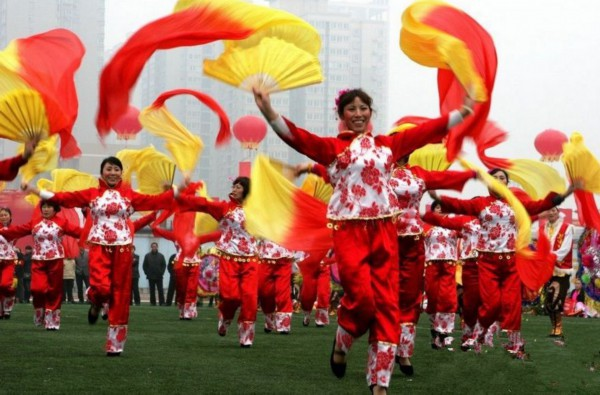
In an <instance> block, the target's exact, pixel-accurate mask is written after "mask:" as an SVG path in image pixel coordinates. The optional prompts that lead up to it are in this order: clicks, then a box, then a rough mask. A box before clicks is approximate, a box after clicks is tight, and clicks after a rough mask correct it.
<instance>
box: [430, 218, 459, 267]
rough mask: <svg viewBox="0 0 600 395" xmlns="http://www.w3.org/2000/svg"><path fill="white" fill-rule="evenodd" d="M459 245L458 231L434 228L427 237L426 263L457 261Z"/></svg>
mask: <svg viewBox="0 0 600 395" xmlns="http://www.w3.org/2000/svg"><path fill="white" fill-rule="evenodd" d="M457 245H458V234H457V233H456V231H454V230H450V229H446V228H441V227H439V226H434V227H433V228H431V229H430V230H429V231H428V232H427V235H426V237H425V261H426V262H429V261H448V260H449V261H456V259H457V258H458V248H457Z"/></svg>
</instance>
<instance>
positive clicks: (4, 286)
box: [0, 259, 17, 300]
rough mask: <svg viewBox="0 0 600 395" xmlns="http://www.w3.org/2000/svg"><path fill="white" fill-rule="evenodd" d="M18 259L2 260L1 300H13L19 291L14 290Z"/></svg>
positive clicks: (0, 275)
mask: <svg viewBox="0 0 600 395" xmlns="http://www.w3.org/2000/svg"><path fill="white" fill-rule="evenodd" d="M15 261H16V259H0V300H1V299H3V298H12V297H13V296H15V294H16V292H17V289H16V288H13V279H14V278H15Z"/></svg>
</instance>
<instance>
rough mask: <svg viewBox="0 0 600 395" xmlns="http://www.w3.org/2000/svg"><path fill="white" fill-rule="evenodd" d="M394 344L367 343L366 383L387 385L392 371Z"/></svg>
mask: <svg viewBox="0 0 600 395" xmlns="http://www.w3.org/2000/svg"><path fill="white" fill-rule="evenodd" d="M395 353H396V346H395V345H393V344H389V343H381V342H378V343H371V344H369V356H368V361H369V362H368V366H367V384H368V385H370V386H371V385H378V386H380V387H385V388H387V387H389V385H390V379H391V377H392V372H393V371H394V354H395Z"/></svg>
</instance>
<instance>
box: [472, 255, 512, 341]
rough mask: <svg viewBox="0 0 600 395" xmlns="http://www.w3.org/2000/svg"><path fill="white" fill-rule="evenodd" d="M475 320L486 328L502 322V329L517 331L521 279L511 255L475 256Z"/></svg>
mask: <svg viewBox="0 0 600 395" xmlns="http://www.w3.org/2000/svg"><path fill="white" fill-rule="evenodd" d="M478 263H479V292H480V295H481V307H480V308H479V323H480V324H481V326H482V327H483V328H484V329H487V328H488V327H489V326H490V325H492V323H493V322H494V321H502V329H506V330H509V331H519V330H521V280H520V278H519V274H518V273H517V267H516V265H515V254H514V253H510V254H506V253H504V254H490V253H480V255H479V261H478Z"/></svg>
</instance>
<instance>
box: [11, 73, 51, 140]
mask: <svg viewBox="0 0 600 395" xmlns="http://www.w3.org/2000/svg"><path fill="white" fill-rule="evenodd" d="M5 82H6V81H5V79H4V78H2V79H1V80H0V137H3V138H6V139H9V140H12V141H16V142H21V143H25V142H27V141H30V140H34V139H44V138H46V137H48V132H49V129H50V126H49V124H48V117H47V116H46V107H45V106H44V102H43V100H42V96H41V95H40V94H39V93H38V92H36V91H34V90H31V89H27V88H26V87H23V88H21V89H12V90H10V91H8V92H5V88H6V86H3V84H4V83H5Z"/></svg>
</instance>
